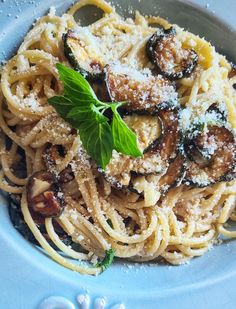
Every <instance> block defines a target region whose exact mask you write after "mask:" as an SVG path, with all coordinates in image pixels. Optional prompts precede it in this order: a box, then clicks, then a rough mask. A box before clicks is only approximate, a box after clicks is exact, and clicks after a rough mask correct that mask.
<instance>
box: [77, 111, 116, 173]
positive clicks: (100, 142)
mask: <svg viewBox="0 0 236 309" xmlns="http://www.w3.org/2000/svg"><path fill="white" fill-rule="evenodd" d="M92 117H93V116H91V119H90V120H86V121H84V122H83V123H82V124H81V125H80V126H79V133H80V138H81V141H82V143H83V146H84V148H85V150H86V151H87V153H88V154H89V155H90V156H91V158H92V159H94V160H95V161H96V162H97V164H98V165H99V166H100V167H101V168H102V169H105V168H106V166H107V164H108V163H109V162H110V159H111V156H112V150H113V149H114V144H113V138H112V134H111V128H110V126H109V124H108V122H107V121H103V122H98V121H94V118H92ZM104 118H105V117H104ZM101 120H102V119H100V121H101Z"/></svg>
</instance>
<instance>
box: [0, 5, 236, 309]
mask: <svg viewBox="0 0 236 309" xmlns="http://www.w3.org/2000/svg"><path fill="white" fill-rule="evenodd" d="M14 3H15V1H13V0H9V1H7V4H4V5H6V6H7V7H8V9H7V12H9V14H12V16H11V17H10V16H7V14H5V15H4V16H3V17H2V16H1V21H0V25H1V29H2V32H1V34H0V47H1V48H0V60H5V59H7V58H9V57H10V56H11V55H12V54H13V52H14V51H15V50H16V48H17V46H18V45H19V44H20V42H21V41H22V40H23V37H24V35H25V33H26V32H27V31H28V30H29V28H30V26H31V24H32V22H33V21H34V19H35V17H39V16H42V15H43V14H45V13H46V12H47V11H48V8H49V7H50V6H51V5H54V6H55V7H56V8H57V12H58V13H59V14H60V13H62V12H64V11H65V10H66V9H67V8H68V7H69V6H70V4H71V1H68V0H66V1H56V0H53V1H45V0H44V1H43V0H41V1H35V2H34V3H33V2H32V4H31V5H29V3H28V2H27V3H26V2H25V1H22V2H21V4H20V8H21V11H20V12H18V13H17V14H18V15H19V18H16V17H15V15H16V14H15V8H14ZM35 3H36V5H35ZM114 4H115V5H116V7H117V11H118V12H120V13H121V14H123V15H125V16H128V15H132V14H133V13H132V12H133V11H134V10H136V9H138V10H140V11H141V12H142V13H145V14H153V15H160V16H162V17H167V18H168V20H169V21H170V22H173V23H177V24H179V25H180V26H182V27H184V28H186V29H188V30H190V31H192V32H193V33H195V34H199V35H200V36H204V37H205V38H206V39H208V40H209V41H211V42H212V43H213V44H214V45H215V46H216V48H217V50H218V51H219V52H221V53H223V54H225V55H227V57H228V58H229V59H231V60H234V61H236V48H232V42H235V39H236V35H235V33H234V32H232V31H231V30H230V29H229V27H228V26H227V25H226V24H224V23H222V21H220V20H218V19H217V18H215V17H214V16H212V15H209V14H208V13H206V12H204V11H203V10H201V9H199V8H197V7H195V6H193V5H189V4H187V3H186V1H176V0H159V1H158V2H157V1H155V0H153V1H152V0H146V1H145V3H144V2H143V1H137V0H130V1H126V0H119V1H115V2H114ZM32 12H33V13H32ZM85 14H86V15H85V19H87V14H88V15H89V14H90V16H91V10H87V11H86V12H85ZM0 202H1V206H2V205H3V207H0V240H1V241H2V242H3V244H4V246H5V250H4V251H2V253H1V254H0V256H2V258H3V260H4V261H6V269H8V268H9V270H10V269H12V267H13V266H12V265H14V268H15V269H17V270H18V272H16V274H17V275H16V276H18V277H17V278H18V279H19V280H22V278H25V279H28V280H32V282H33V283H34V284H36V281H37V282H42V284H41V285H40V286H38V287H37V289H38V290H37V291H38V295H43V293H44V292H43V291H45V287H46V286H47V287H48V284H50V291H51V292H50V294H53V293H56V291H57V289H56V287H55V284H54V282H55V280H56V282H57V287H63V285H64V286H65V285H66V287H67V288H66V289H65V295H70V296H71V295H72V293H74V292H73V291H76V290H78V289H82V290H89V291H90V292H93V293H94V294H96V295H99V294H100V293H102V294H105V295H107V296H109V295H110V296H112V295H113V296H114V293H115V294H116V297H117V298H118V299H119V298H126V299H127V301H130V300H132V299H134V298H135V299H137V300H138V299H139V298H140V299H143V298H144V297H145V298H150V297H153V295H156V296H157V297H160V298H161V297H165V296H166V295H169V296H170V295H173V296H174V295H176V293H180V294H181V293H183V292H184V293H186V292H187V291H188V290H189V291H190V290H191V289H192V288H196V289H197V288H200V287H201V288H204V287H205V286H208V285H213V284H216V283H217V282H219V281H221V280H223V278H229V277H232V276H233V275H234V274H235V272H236V271H235V269H236V267H235V266H236V262H235V258H234V257H233V256H232V253H233V252H235V250H236V242H227V243H224V244H223V245H221V246H216V247H215V248H214V249H213V250H211V251H209V252H208V253H207V254H205V255H204V256H203V257H201V258H195V259H194V260H192V261H191V263H190V264H187V265H184V266H180V267H173V266H166V265H156V264H153V263H149V264H142V265H135V264H128V263H123V262H117V263H115V264H114V265H113V266H112V267H111V268H110V269H109V270H108V271H106V272H105V273H103V274H102V275H100V276H99V277H88V276H87V277H82V276H81V275H79V274H77V273H73V272H71V271H69V270H67V269H65V268H63V267H61V266H59V265H57V264H56V263H54V262H53V261H51V260H50V259H49V258H48V257H47V256H45V255H44V254H41V253H40V254H39V252H38V249H36V248H35V247H33V246H32V245H31V244H29V243H28V242H27V241H25V240H24V239H23V238H22V237H21V236H20V235H19V234H18V233H17V231H15V229H14V228H13V227H12V225H11V223H10V221H9V218H8V212H7V208H6V204H7V201H6V200H5V199H4V197H1V200H0ZM16 257H17V258H16ZM222 261H224V263H222ZM25 265H27V268H25ZM32 274H37V276H36V277H37V279H36V277H35V276H34V275H32ZM34 277H35V278H34ZM17 278H15V279H14V280H15V281H17ZM45 278H47V280H48V281H47V285H46V282H45ZM10 287H11V286H10V285H9V288H10ZM20 292H21V293H22V296H21V297H24V296H25V297H27V295H26V292H25V291H24V290H23V289H22V290H21V287H19V293H20ZM44 294H45V293H44ZM36 297H38V296H37V295H32V301H33V300H34V301H36ZM73 297H74V294H73ZM186 297H187V296H186ZM147 301H148V303H150V304H151V302H150V301H151V300H150V299H149V300H147ZM130 308H131V307H130ZM135 308H142V307H141V306H138V305H137V306H136V307H135ZM149 308H154V307H152V306H151V305H150V307H149Z"/></svg>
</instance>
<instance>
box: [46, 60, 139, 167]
mask: <svg viewBox="0 0 236 309" xmlns="http://www.w3.org/2000/svg"><path fill="white" fill-rule="evenodd" d="M56 67H57V69H58V72H59V76H60V79H61V81H62V82H63V84H64V94H63V95H61V96H55V97H53V98H50V99H49V100H48V103H49V104H50V105H52V106H53V107H54V108H55V109H56V111H57V112H58V114H60V116H61V117H62V118H63V119H64V120H65V121H67V122H68V123H70V124H71V125H72V126H73V127H74V128H75V129H78V130H79V134H80V138H81V141H82V144H83V146H84V148H85V150H86V151H87V153H88V154H89V155H90V156H91V158H92V159H93V160H95V161H96V162H97V164H98V165H99V166H100V167H102V168H103V169H105V168H106V165H107V164H108V163H109V162H110V159H111V157H112V150H113V149H115V150H116V151H118V152H121V153H123V154H126V155H130V156H133V157H139V156H142V152H141V151H140V150H139V148H138V145H137V137H136V135H135V134H134V132H133V131H132V130H130V128H129V127H128V126H127V125H126V123H125V122H124V121H123V120H122V118H121V117H120V115H119V113H118V111H117V108H118V107H119V106H121V105H123V104H125V103H124V102H118V103H105V102H101V101H100V100H99V99H98V98H97V96H96V94H95V93H94V91H93V89H92V88H91V86H90V85H89V83H88V82H87V81H86V79H85V78H84V77H83V76H82V75H81V74H80V73H78V72H76V71H74V70H72V69H70V68H68V67H66V66H64V65H62V64H60V63H58V64H57V65H56ZM108 109H110V110H111V111H112V121H111V123H110V122H109V119H108V118H107V117H106V116H104V112H105V111H106V110H108Z"/></svg>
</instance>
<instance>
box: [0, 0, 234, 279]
mask: <svg viewBox="0 0 236 309" xmlns="http://www.w3.org/2000/svg"><path fill="white" fill-rule="evenodd" d="M86 5H94V6H97V7H99V8H100V9H101V10H103V11H104V16H103V17H102V18H101V19H99V20H97V21H96V22H94V23H93V24H91V25H89V26H87V27H86V31H89V32H90V33H91V34H92V35H94V36H96V38H97V40H98V42H99V46H100V50H101V51H102V57H103V59H104V61H105V62H106V63H110V62H114V61H117V60H119V61H120V62H121V63H123V64H126V65H129V66H131V67H134V68H136V69H140V70H141V69H144V68H145V67H147V66H149V63H148V59H147V57H146V56H145V55H144V53H143V50H144V48H145V45H146V42H147V40H148V38H149V37H150V36H151V35H152V34H153V33H154V32H155V29H156V28H155V27H157V25H159V26H162V27H164V28H165V29H167V28H169V27H170V26H171V25H170V24H169V22H167V21H166V20H164V19H162V18H160V17H152V16H142V15H141V14H140V13H138V12H137V13H136V15H135V17H134V20H131V19H126V20H125V19H123V18H122V17H121V16H119V15H118V14H117V13H116V12H115V9H114V8H113V7H111V6H110V5H109V4H108V3H106V2H104V1H103V0H81V1H79V2H78V3H76V4H75V5H74V6H72V7H71V8H70V9H69V11H68V12H67V13H66V14H64V15H62V17H58V16H56V15H55V12H54V11H53V10H51V11H50V13H49V14H48V15H47V16H44V17H42V18H41V19H39V20H38V21H37V22H36V24H35V25H34V27H33V28H32V30H31V31H30V32H29V33H28V34H27V35H26V37H25V39H24V41H23V43H22V44H21V46H20V48H19V50H18V52H17V54H16V55H15V56H14V57H13V58H12V59H10V60H9V61H8V62H7V64H6V65H5V66H4V68H3V69H2V71H1V94H0V108H1V112H0V126H1V130H2V138H1V145H0V146H1V152H0V160H1V168H2V169H1V171H0V178H1V179H0V188H1V189H2V190H4V191H6V192H9V193H13V194H18V195H20V196H21V209H22V212H23V215H24V220H25V222H26V223H27V225H28V226H29V228H30V230H31V231H32V233H33V235H34V236H35V238H36V239H37V241H38V242H39V243H40V245H41V246H42V247H43V248H44V249H45V251H46V252H47V253H48V254H49V255H50V256H51V257H52V258H53V259H54V260H55V261H57V262H58V263H60V264H61V265H63V266H65V267H67V268H70V269H72V270H75V271H78V272H80V273H82V274H97V273H99V272H101V271H102V268H101V267H95V266H93V265H91V267H89V266H88V265H87V264H86V263H87V262H86V263H84V262H83V261H91V262H93V261H96V260H97V257H102V256H103V255H104V251H105V250H108V249H109V248H111V247H112V248H113V249H115V255H116V256H117V257H120V258H123V259H129V260H133V261H138V262H141V261H150V260H156V259H158V260H160V259H164V260H166V261H167V262H169V263H171V264H174V265H176V264H181V263H185V262H186V261H188V260H190V259H191V258H193V257H195V256H200V255H202V254H204V253H205V252H206V251H207V250H208V249H209V248H210V247H211V246H212V244H214V242H215V241H216V239H217V237H218V235H220V234H221V235H224V236H226V237H236V232H235V231H232V230H230V229H228V228H227V226H228V221H229V220H231V221H236V212H235V205H236V180H232V181H230V182H220V183H216V184H214V185H210V186H207V187H204V188H193V187H191V186H186V185H181V186H179V187H176V188H172V189H170V190H169V191H168V192H167V193H166V194H165V195H163V196H161V197H160V196H159V198H157V201H156V202H155V203H154V204H152V203H151V205H150V203H148V202H147V201H146V203H145V199H148V198H150V194H153V192H150V191H148V192H147V193H146V195H145V194H144V198H143V199H140V198H139V196H138V195H137V194H136V193H124V192H123V193H121V192H120V191H119V190H115V189H113V188H112V187H111V185H110V184H109V183H108V182H106V180H105V179H104V177H103V176H102V175H100V174H99V173H98V172H97V170H96V169H95V168H94V166H93V164H92V163H91V161H90V160H89V159H88V158H87V155H86V154H85V152H84V150H83V146H82V144H81V142H80V138H79V136H78V135H77V134H76V132H75V130H73V128H71V126H70V125H69V124H68V123H66V122H65V121H64V120H63V119H62V118H60V116H59V115H58V114H57V113H56V112H55V110H54V109H53V107H52V106H50V105H48V103H47V100H48V99H49V98H51V97H53V96H55V95H56V94H60V93H62V91H63V85H62V83H61V82H60V80H59V76H58V72H57V70H56V67H55V64H56V63H57V62H61V63H64V64H65V65H67V66H69V63H68V62H67V59H66V58H65V56H64V53H63V47H62V35H63V34H64V33H65V32H67V31H68V30H69V29H71V28H75V29H77V28H78V27H79V28H78V29H81V27H80V26H78V23H77V22H76V21H75V19H74V15H75V13H76V12H77V11H78V10H80V8H81V7H83V6H86ZM175 28H176V30H177V36H178V38H179V39H180V41H181V42H182V44H183V46H185V47H186V48H191V49H194V50H195V51H196V52H197V54H198V56H199V64H198V67H197V69H196V70H195V71H194V73H193V74H192V75H191V76H190V77H188V78H183V79H180V80H179V81H178V82H177V89H178V94H179V98H180V99H179V101H180V103H181V104H182V105H183V106H185V107H187V108H189V110H191V115H185V116H186V117H183V119H182V126H183V128H186V127H188V125H189V123H190V122H191V119H193V118H195V117H199V116H201V115H202V114H204V113H205V112H206V110H207V109H208V108H209V107H210V106H211V105H212V104H213V103H214V102H216V101H217V102H219V103H222V104H225V105H226V108H227V112H228V121H229V123H230V124H231V126H232V127H233V128H234V129H236V91H234V90H233V87H232V84H233V83H235V82H236V79H235V78H236V77H232V78H231V79H230V78H228V73H229V71H230V69H231V66H230V64H229V63H228V62H227V60H226V59H225V58H224V57H223V56H222V55H220V54H218V53H217V52H216V50H215V48H214V47H213V46H212V45H211V44H210V43H209V42H207V41H206V40H204V39H201V38H199V37H198V36H196V35H194V34H192V33H190V32H187V31H185V30H183V29H181V28H180V27H178V26H177V25H175ZM84 29H85V28H84ZM7 138H9V139H10V140H11V143H10V146H9V145H8V146H7V143H6V142H5V141H6V139H7ZM49 143H50V144H52V145H62V146H63V147H64V149H65V151H66V155H65V156H64V157H61V158H59V159H58V160H56V165H55V169H56V172H57V173H60V172H61V171H63V170H64V169H65V168H66V167H67V166H68V165H69V164H70V166H71V167H72V170H73V172H74V175H75V178H74V180H72V181H71V182H69V183H67V184H65V186H64V187H63V189H62V190H63V193H64V196H65V201H66V206H65V209H64V211H63V213H62V215H61V216H60V217H59V218H56V219H51V218H46V219H45V222H44V224H45V227H46V231H47V235H48V238H49V239H51V241H52V242H53V243H54V245H55V246H56V247H57V248H58V249H59V250H60V252H62V253H63V254H62V255H60V254H59V253H58V252H57V251H56V250H55V249H54V247H52V246H51V243H49V242H48V238H45V235H44V234H42V233H41V231H40V229H39V226H38V225H37V224H36V223H35V222H34V220H33V218H32V215H31V213H30V211H29V205H28V203H27V199H26V193H25V186H26V183H27V179H28V177H29V176H30V175H32V173H34V172H36V171H40V170H45V169H46V166H45V162H44V160H43V153H44V151H45V148H46V146H47V145H48V144H49ZM8 144H9V143H8ZM19 149H21V150H23V152H24V156H25V161H26V163H25V169H26V173H25V175H24V176H23V178H20V177H18V175H17V173H16V169H17V166H18V165H20V161H22V157H21V156H19V155H18V151H19ZM146 181H148V180H147V179H146ZM74 195H76V198H73V196H74ZM226 223H227V224H226ZM56 224H57V225H59V226H60V228H61V229H63V230H64V233H66V234H68V235H69V236H71V237H72V240H73V242H75V243H77V244H79V245H80V247H81V248H82V249H83V250H82V252H81V253H80V252H77V251H75V250H74V249H72V248H71V247H68V246H66V245H65V244H64V243H63V242H62V240H61V239H60V237H59V236H58V234H57V231H56V228H55V225H56ZM66 257H68V258H72V259H75V260H78V261H79V262H80V263H79V264H77V263H72V261H70V260H68V259H66Z"/></svg>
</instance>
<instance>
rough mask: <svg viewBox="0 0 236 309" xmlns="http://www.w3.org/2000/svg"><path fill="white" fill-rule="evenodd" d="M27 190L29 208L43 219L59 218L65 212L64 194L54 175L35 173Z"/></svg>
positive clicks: (42, 172) (44, 172)
mask: <svg viewBox="0 0 236 309" xmlns="http://www.w3.org/2000/svg"><path fill="white" fill-rule="evenodd" d="M26 190H27V201H28V205H29V208H30V209H32V210H33V211H34V212H36V213H39V214H40V215H42V216H43V217H57V216H59V215H60V214H61V212H62V211H63V208H64V200H63V194H62V192H61V190H60V187H59V184H58V182H57V180H56V178H55V176H54V175H53V174H52V173H50V172H47V171H39V172H36V173H34V174H33V175H32V176H31V177H30V178H29V180H28V183H27V187H26Z"/></svg>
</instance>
